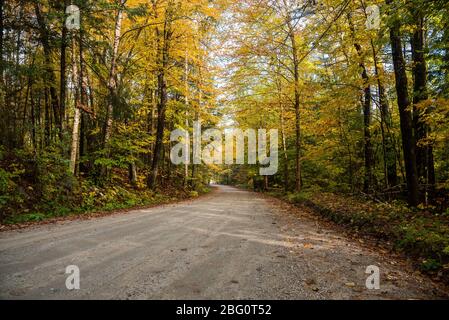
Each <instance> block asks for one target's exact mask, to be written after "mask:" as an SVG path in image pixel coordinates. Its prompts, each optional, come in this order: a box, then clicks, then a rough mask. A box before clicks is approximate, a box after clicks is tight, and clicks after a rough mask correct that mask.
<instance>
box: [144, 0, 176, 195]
mask: <svg viewBox="0 0 449 320" xmlns="http://www.w3.org/2000/svg"><path fill="white" fill-rule="evenodd" d="M171 15H172V8H171V6H170V5H169V7H168V8H167V9H166V16H165V22H164V29H163V34H162V44H161V42H159V41H158V49H160V50H158V53H159V52H160V51H161V53H160V56H159V57H160V58H159V59H160V60H159V63H158V65H159V70H158V77H157V83H158V92H159V101H158V106H157V129H156V144H155V145H154V150H153V163H152V165H151V173H150V175H149V177H148V187H149V188H150V189H154V188H155V187H156V181H157V175H158V170H159V163H160V161H161V159H163V158H162V157H161V156H162V155H161V152H162V149H163V143H164V141H163V138H164V129H165V111H166V107H167V80H166V74H165V72H166V68H167V65H168V58H169V56H168V55H169V44H170V38H171V35H172V31H171V19H172V16H171ZM156 33H157V36H159V31H158V29H157V28H156ZM158 38H159V37H158Z"/></svg>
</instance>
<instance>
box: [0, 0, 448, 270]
mask: <svg viewBox="0 0 449 320" xmlns="http://www.w3.org/2000/svg"><path fill="white" fill-rule="evenodd" d="M0 3H1V5H0V50H1V51H0V59H1V60H0V117H1V120H0V140H1V143H0V222H1V223H2V224H17V223H24V222H29V221H40V220H45V219H47V218H49V217H64V216H67V215H70V214H73V213H77V214H82V213H88V212H93V211H111V210H116V209H125V208H131V207H138V206H146V205H153V204H158V203H165V202H170V201H176V200H179V199H184V198H189V197H197V196H199V195H201V194H203V193H207V192H208V191H209V190H210V188H209V184H210V182H220V183H224V184H232V185H237V186H240V187H242V188H251V189H254V190H256V191H265V192H267V193H269V194H271V195H274V196H277V197H281V198H283V199H285V200H286V201H290V202H293V203H306V204H309V205H310V206H314V207H316V208H318V209H317V210H318V211H320V212H322V213H323V214H325V215H326V216H328V217H330V219H332V220H334V221H336V222H342V223H343V224H346V225H350V226H351V228H354V229H353V230H357V232H358V231H359V230H365V231H366V232H368V233H371V234H373V233H375V234H377V235H379V236H380V237H382V238H393V239H394V240H395V241H396V243H397V244H398V245H399V246H401V247H403V248H410V250H411V251H413V252H416V253H417V254H418V255H420V256H423V257H427V258H426V259H424V260H423V264H424V266H425V268H428V269H438V268H440V267H441V266H443V265H444V264H445V263H447V262H448V261H449V151H448V150H449V100H448V99H449V5H448V3H447V1H445V0H434V1H431V0H386V1H378V0H354V1H351V0H317V1H312V0H189V1H183V0H99V1H93V0H74V1H69V0H64V1H62V0H59V1H55V0H32V1H30V0H7V1H4V0H0ZM78 19H79V21H78ZM78 22H79V25H77V23H78ZM195 121H201V124H202V126H203V128H206V129H207V128H214V127H218V128H220V129H223V130H225V129H229V128H240V129H243V130H245V129H259V128H263V129H267V130H269V129H277V130H278V131H279V169H278V171H277V173H276V174H275V175H266V176H260V175H259V170H258V169H259V166H260V164H244V165H237V164H224V165H218V164H205V163H201V164H198V163H186V164H182V165H174V164H173V163H172V161H171V159H170V150H171V148H172V146H173V145H174V142H173V141H171V139H170V132H172V131H173V130H175V129H184V130H187V131H189V132H190V133H192V130H193V124H194V122H195Z"/></svg>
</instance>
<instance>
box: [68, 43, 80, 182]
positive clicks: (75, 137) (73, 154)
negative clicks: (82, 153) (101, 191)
mask: <svg viewBox="0 0 449 320" xmlns="http://www.w3.org/2000/svg"><path fill="white" fill-rule="evenodd" d="M79 82H80V81H79V74H78V68H77V62H76V46H75V38H74V37H73V38H72V83H73V85H74V86H75V115H74V119H73V128H72V146H71V148H70V172H71V173H72V174H73V175H75V173H76V159H77V156H78V149H79V131H80V130H79V129H80V119H81V110H80V108H79V105H80V94H79V92H80V87H79Z"/></svg>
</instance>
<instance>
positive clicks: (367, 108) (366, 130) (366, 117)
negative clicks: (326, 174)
mask: <svg viewBox="0 0 449 320" xmlns="http://www.w3.org/2000/svg"><path fill="white" fill-rule="evenodd" d="M348 22H349V28H350V29H351V32H352V35H353V37H354V38H355V28H354V25H353V23H352V20H351V16H350V15H348ZM354 47H355V49H356V51H357V55H358V57H359V59H360V62H359V66H360V69H361V70H362V72H361V76H362V79H363V82H364V88H363V92H364V95H363V102H362V105H363V134H364V143H363V145H364V152H365V178H364V184H363V190H364V191H365V192H367V193H368V192H370V191H371V190H372V188H373V180H374V178H373V167H374V151H373V145H372V142H371V130H370V126H371V86H370V84H369V76H368V72H367V70H366V66H365V63H364V62H363V52H362V47H361V46H360V44H358V43H356V42H355V43H354Z"/></svg>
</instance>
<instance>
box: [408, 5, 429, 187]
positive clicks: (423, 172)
mask: <svg viewBox="0 0 449 320" xmlns="http://www.w3.org/2000/svg"><path fill="white" fill-rule="evenodd" d="M414 16H415V21H416V22H417V24H416V30H415V31H414V33H413V37H412V40H411V47H412V58H413V79H414V82H413V105H414V108H413V111H414V112H413V124H414V128H415V135H416V142H417V146H416V168H417V170H418V179H419V182H420V183H424V184H426V185H427V184H431V185H434V184H435V166H434V160H433V148H432V146H431V145H428V144H426V145H424V144H422V143H425V141H423V140H425V139H426V138H427V137H428V134H429V127H428V126H427V125H426V124H425V123H424V120H423V119H422V115H423V114H424V113H423V112H422V111H420V110H419V109H418V108H417V107H416V105H417V104H419V103H420V102H421V101H425V100H427V99H428V93H427V67H426V61H425V57H424V26H423V25H424V18H423V16H422V13H420V12H415V13H414Z"/></svg>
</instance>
